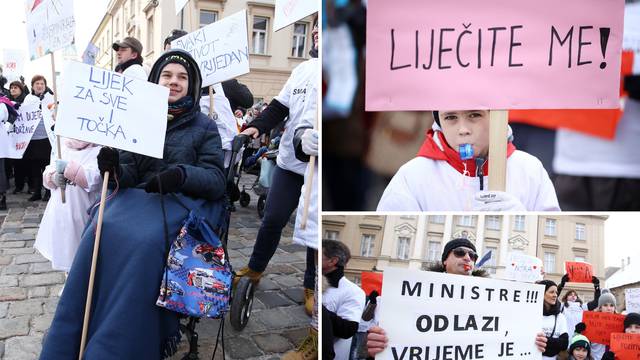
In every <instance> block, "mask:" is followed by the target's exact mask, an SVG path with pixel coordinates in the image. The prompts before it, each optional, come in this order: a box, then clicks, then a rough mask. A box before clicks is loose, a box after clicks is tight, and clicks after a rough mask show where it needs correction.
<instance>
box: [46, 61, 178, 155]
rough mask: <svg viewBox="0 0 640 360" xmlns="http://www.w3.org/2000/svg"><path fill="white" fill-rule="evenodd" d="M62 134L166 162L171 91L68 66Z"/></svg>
mask: <svg viewBox="0 0 640 360" xmlns="http://www.w3.org/2000/svg"><path fill="white" fill-rule="evenodd" d="M63 74H64V81H63V84H64V86H63V88H62V96H61V99H60V110H59V111H58V116H57V120H56V134H57V135H60V136H65V137H69V138H73V139H78V140H83V141H88V142H91V143H95V144H100V145H105V146H111V147H114V148H118V149H122V150H127V151H131V152H134V153H138V154H144V155H148V156H152V157H155V158H162V153H163V149H164V137H165V132H166V129H167V108H168V105H167V103H168V98H169V89H168V88H166V87H164V86H160V85H157V84H154V83H150V82H147V81H145V80H140V79H137V78H133V77H127V76H124V75H122V74H118V73H115V72H112V71H107V70H104V69H101V68H97V67H94V66H90V65H87V64H83V63H80V62H73V61H70V62H67V63H65V66H64V72H63Z"/></svg>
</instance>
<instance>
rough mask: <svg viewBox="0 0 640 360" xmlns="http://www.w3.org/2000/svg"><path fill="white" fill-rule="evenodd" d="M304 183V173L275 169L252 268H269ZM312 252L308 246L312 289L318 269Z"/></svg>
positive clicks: (309, 286)
mask: <svg viewBox="0 0 640 360" xmlns="http://www.w3.org/2000/svg"><path fill="white" fill-rule="evenodd" d="M303 184H304V176H302V175H298V174H296V173H294V172H292V171H289V170H284V169H282V168H280V167H279V166H276V168H275V169H274V170H273V178H272V180H271V187H270V188H269V194H268V195H267V201H266V203H265V206H264V217H263V218H262V225H260V230H258V237H257V239H256V243H255V244H254V245H253V253H252V254H251V259H250V260H249V268H251V270H254V271H259V272H262V271H264V270H265V269H266V268H267V265H268V264H269V261H270V260H271V258H272V257H273V254H274V253H275V252H276V249H277V248H278V244H279V243H280V237H281V236H282V229H283V228H284V227H285V226H286V225H287V222H288V221H289V218H291V214H293V211H294V210H295V209H296V207H297V206H298V200H299V199H300V191H301V189H302V185H303ZM313 252H314V251H313V249H311V248H307V270H306V271H305V273H304V287H305V288H307V289H312V290H313V288H314V281H315V280H314V279H315V271H316V270H315V259H314V255H313Z"/></svg>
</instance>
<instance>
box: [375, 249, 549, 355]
mask: <svg viewBox="0 0 640 360" xmlns="http://www.w3.org/2000/svg"><path fill="white" fill-rule="evenodd" d="M476 260H478V253H477V252H476V246H475V245H474V244H473V243H472V242H471V241H469V240H467V239H463V238H459V239H453V240H451V241H449V242H448V243H447V244H446V245H445V246H444V250H443V251H442V263H441V264H436V265H434V266H432V267H431V268H430V269H429V270H430V271H434V272H443V273H447V274H455V275H471V276H480V277H489V274H488V273H487V272H486V271H484V270H482V269H475V270H474V267H475V263H476ZM388 340H389V339H388V338H387V335H386V333H385V332H384V330H383V329H382V328H381V327H379V326H373V327H371V328H370V329H369V334H367V350H368V352H369V356H371V357H374V356H376V354H378V353H380V352H382V351H383V350H384V348H385V347H387V342H388ZM535 343H536V346H537V347H538V350H540V352H544V350H545V348H546V346H547V338H546V337H545V335H544V333H542V332H540V333H538V334H537V335H536V339H535Z"/></svg>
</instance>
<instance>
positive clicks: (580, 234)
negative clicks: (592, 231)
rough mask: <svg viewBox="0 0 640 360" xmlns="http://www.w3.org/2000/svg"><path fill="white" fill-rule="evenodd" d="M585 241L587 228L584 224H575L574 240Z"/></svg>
mask: <svg viewBox="0 0 640 360" xmlns="http://www.w3.org/2000/svg"><path fill="white" fill-rule="evenodd" d="M586 239H587V226H586V225H585V224H580V223H578V224H576V240H586Z"/></svg>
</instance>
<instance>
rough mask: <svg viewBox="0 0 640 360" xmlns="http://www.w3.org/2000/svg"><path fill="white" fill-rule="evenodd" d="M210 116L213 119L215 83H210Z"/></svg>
mask: <svg viewBox="0 0 640 360" xmlns="http://www.w3.org/2000/svg"><path fill="white" fill-rule="evenodd" d="M232 111H233V110H232ZM209 117H210V118H212V119H213V85H209ZM214 120H215V119H214Z"/></svg>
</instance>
